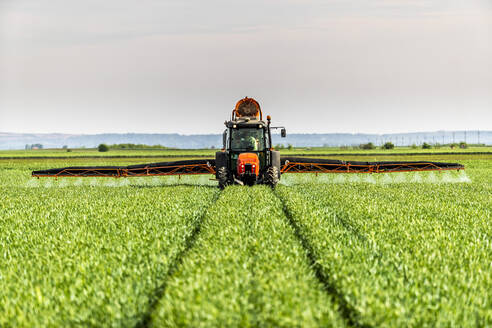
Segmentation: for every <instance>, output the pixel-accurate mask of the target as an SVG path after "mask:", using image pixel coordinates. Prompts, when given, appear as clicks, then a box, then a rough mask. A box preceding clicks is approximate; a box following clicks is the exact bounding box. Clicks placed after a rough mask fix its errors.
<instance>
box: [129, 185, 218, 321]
mask: <svg viewBox="0 0 492 328" xmlns="http://www.w3.org/2000/svg"><path fill="white" fill-rule="evenodd" d="M221 194H222V191H219V192H218V193H217V194H216V195H215V196H214V198H213V199H212V202H211V203H210V204H209V205H208V206H207V207H206V208H205V209H204V210H203V212H202V214H201V215H200V216H199V217H198V218H197V220H196V223H195V226H194V227H193V230H192V232H191V234H190V235H189V237H188V238H186V240H185V243H184V245H185V246H184V247H183V249H182V250H181V252H179V253H178V254H177V255H176V257H175V258H174V260H173V262H172V263H171V265H170V266H169V270H168V271H167V274H166V278H165V279H164V281H163V283H162V284H161V285H160V286H159V287H158V288H157V289H156V290H155V291H154V293H153V297H152V299H151V301H150V303H149V307H148V310H147V312H146V313H145V314H144V315H143V316H142V319H141V320H140V321H139V322H138V323H137V324H136V325H135V328H146V327H150V325H151V323H152V313H154V310H155V309H156V307H157V306H158V305H159V301H160V300H161V298H162V297H163V296H164V293H165V292H166V287H167V282H168V281H169V279H170V278H171V277H172V276H173V275H174V273H175V272H176V270H177V269H178V268H179V267H180V266H181V263H182V262H183V258H184V257H185V256H186V254H187V253H188V252H189V251H190V250H191V249H192V248H193V246H194V245H195V242H196V239H197V237H198V235H199V234H200V231H201V228H202V223H203V220H204V219H205V216H206V215H207V213H208V210H209V209H210V208H211V207H212V206H214V205H215V203H217V200H218V199H219V197H220V195H221Z"/></svg>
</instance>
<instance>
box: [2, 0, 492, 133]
mask: <svg viewBox="0 0 492 328" xmlns="http://www.w3.org/2000/svg"><path fill="white" fill-rule="evenodd" d="M244 96H248V97H254V98H255V99H257V100H258V101H259V102H260V104H261V105H262V109H263V112H264V114H270V115H272V117H273V121H274V123H275V124H282V125H285V126H286V127H287V129H288V131H289V132H319V133H323V132H327V133H328V132H354V133H357V132H370V133H387V132H408V131H436V130H452V129H460V130H461V129H467V130H476V129H481V130H492V0H460V1H458V0H367V1H363V0H325V1H321V0H287V1H285V0H284V1H280V0H263V1H260V0H250V1H244V2H243V1H231V0H209V1H203V0H141V1H129V0H105V1H100V0H84V1H75V0H44V1H42V0H0V132H63V133H101V132H149V133H171V132H173V133H174V132H177V133H185V134H194V133H220V132H221V131H222V129H223V121H224V120H225V119H227V118H229V116H230V112H231V110H232V108H233V107H234V105H235V103H236V101H237V100H238V99H240V98H242V97H244Z"/></svg>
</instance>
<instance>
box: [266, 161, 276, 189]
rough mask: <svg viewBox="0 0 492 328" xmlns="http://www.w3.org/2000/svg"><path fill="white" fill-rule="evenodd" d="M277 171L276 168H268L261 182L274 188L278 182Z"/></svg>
mask: <svg viewBox="0 0 492 328" xmlns="http://www.w3.org/2000/svg"><path fill="white" fill-rule="evenodd" d="M278 177H279V170H278V167H276V166H270V167H269V168H268V169H267V171H266V172H265V175H264V177H263V181H264V183H265V184H266V185H269V186H270V187H272V188H275V186H276V185H277V183H278V181H279V178H278Z"/></svg>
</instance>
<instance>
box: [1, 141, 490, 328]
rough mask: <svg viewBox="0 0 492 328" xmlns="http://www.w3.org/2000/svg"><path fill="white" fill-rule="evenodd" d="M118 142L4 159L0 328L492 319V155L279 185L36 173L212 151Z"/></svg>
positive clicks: (430, 323)
mask: <svg viewBox="0 0 492 328" xmlns="http://www.w3.org/2000/svg"><path fill="white" fill-rule="evenodd" d="M120 152H122V154H119V153H118V156H120V155H121V156H122V158H104V157H103V158H77V154H79V153H78V152H76V151H74V152H72V153H69V156H72V157H73V158H68V157H67V158H49V157H53V156H54V157H57V156H58V153H56V152H50V153H49V154H48V155H47V156H46V158H33V157H30V156H29V155H30V153H28V152H11V153H10V152H8V151H3V152H2V153H1V154H0V156H1V157H4V159H0V327H73V326H91V327H175V326H180V327H181V326H187V327H486V326H492V223H491V219H492V215H491V212H492V154H488V155H487V154H473V151H471V150H470V151H469V154H455V155H453V154H442V155H439V154H418V155H414V156H408V155H398V152H399V151H394V152H388V151H386V152H387V154H386V155H384V156H382V155H377V154H375V155H371V153H367V154H366V155H365V156H357V157H356V159H357V160H388V159H391V160H432V161H447V162H459V163H461V164H464V165H465V167H466V170H465V171H464V172H463V171H461V172H442V173H439V172H426V173H423V172H416V173H391V174H381V175H364V174H360V175H359V174H351V175H343V174H338V175H334V174H326V175H323V174H319V175H318V176H316V175H314V174H313V175H311V174H300V175H295V174H294V175H284V176H282V180H281V183H280V185H279V186H278V187H277V188H276V189H275V190H272V189H270V188H268V187H266V186H254V187H241V186H230V187H227V188H226V189H225V190H222V191H221V190H219V188H217V182H215V181H211V180H210V179H211V178H213V176H209V175H203V176H186V177H185V176H183V177H181V178H179V177H150V178H128V179H123V178H121V179H113V178H60V179H57V180H55V179H50V178H42V179H33V178H31V176H30V174H31V171H32V170H37V169H47V168H53V167H63V166H77V165H123V164H125V165H126V164H134V163H146V162H158V161H161V160H166V159H165V158H166V157H169V158H168V159H167V160H175V158H176V157H179V156H184V155H186V156H193V155H196V156H202V155H212V152H210V151H208V150H198V151H196V152H193V151H183V153H180V152H179V151H169V152H170V153H169V154H166V153H165V151H160V152H157V151H156V152H153V153H152V155H155V156H162V158H155V159H152V160H149V159H148V158H138V157H136V156H138V155H141V154H136V153H131V152H130V151H127V152H124V151H120ZM81 153H82V154H84V153H83V152H81ZM308 153H309V152H308ZM60 154H61V155H60V156H65V155H66V153H60ZM73 154H75V155H73ZM107 154H109V155H110V154H111V152H108V153H107ZM145 155H147V154H145ZM167 155H169V156H167ZM171 155H172V156H171ZM36 156H37V155H36ZM37 157H39V156H37ZM332 158H333V156H332ZM335 158H336V157H335ZM343 159H350V152H349V153H348V154H347V156H345V157H344V158H343Z"/></svg>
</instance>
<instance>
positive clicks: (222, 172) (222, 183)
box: [217, 166, 231, 189]
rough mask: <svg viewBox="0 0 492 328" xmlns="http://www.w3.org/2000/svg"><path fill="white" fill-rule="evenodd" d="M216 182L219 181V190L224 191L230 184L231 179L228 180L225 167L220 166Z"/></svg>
mask: <svg viewBox="0 0 492 328" xmlns="http://www.w3.org/2000/svg"><path fill="white" fill-rule="evenodd" d="M217 180H219V188H220V189H224V188H225V187H227V186H228V185H230V184H231V179H229V172H228V171H227V167H225V166H222V167H219V168H218V170H217Z"/></svg>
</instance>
